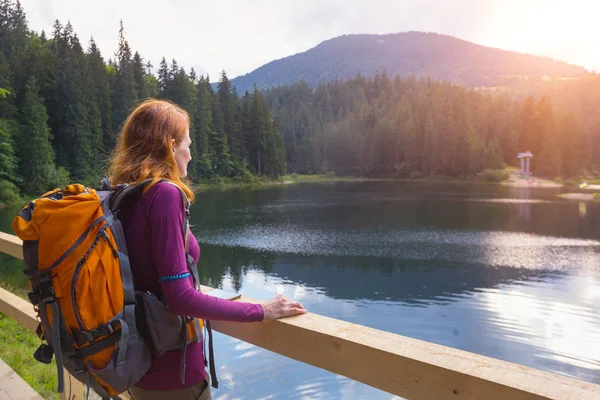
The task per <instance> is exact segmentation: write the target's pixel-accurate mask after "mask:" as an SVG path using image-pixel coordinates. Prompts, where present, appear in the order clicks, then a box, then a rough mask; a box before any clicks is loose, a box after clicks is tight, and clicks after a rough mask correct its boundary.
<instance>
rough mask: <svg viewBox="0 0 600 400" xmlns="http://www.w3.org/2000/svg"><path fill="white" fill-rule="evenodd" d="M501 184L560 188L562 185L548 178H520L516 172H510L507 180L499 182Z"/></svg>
mask: <svg viewBox="0 0 600 400" xmlns="http://www.w3.org/2000/svg"><path fill="white" fill-rule="evenodd" d="M501 184H502V185H505V186H511V187H542V188H560V187H563V186H564V185H563V184H562V183H558V182H555V181H551V180H549V179H543V178H538V177H530V178H529V179H527V178H522V177H521V176H520V175H519V174H518V173H512V174H510V177H509V178H508V180H505V181H503V182H501Z"/></svg>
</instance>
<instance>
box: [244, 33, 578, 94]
mask: <svg viewBox="0 0 600 400" xmlns="http://www.w3.org/2000/svg"><path fill="white" fill-rule="evenodd" d="M384 70H385V71H387V74H388V76H392V77H393V76H396V75H400V76H401V77H405V78H408V77H410V76H412V75H414V76H416V77H430V78H432V79H436V80H444V81H449V82H452V83H455V84H462V85H465V86H470V87H514V86H515V85H521V86H522V85H526V86H528V85H531V81H534V82H545V81H548V80H557V79H560V80H564V79H572V78H578V77H582V76H585V75H588V71H587V70H585V69H584V68H582V67H579V66H574V65H570V64H567V63H565V62H561V61H555V60H553V59H550V58H547V57H540V56H534V55H529V54H522V53H517V52H513V51H506V50H500V49H495V48H491V47H486V46H481V45H478V44H474V43H471V42H467V41H465V40H461V39H457V38H455V37H452V36H447V35H441V34H436V33H423V32H405V33H396V34H388V35H363V34H361V35H344V36H340V37H336V38H333V39H330V40H326V41H324V42H322V43H321V44H319V45H318V46H316V47H314V48H312V49H310V50H308V51H305V52H303V53H299V54H295V55H292V56H289V57H286V58H282V59H279V60H275V61H272V62H270V63H268V64H265V65H263V66H262V67H260V68H258V69H256V70H254V71H252V72H250V73H248V74H246V75H243V76H239V77H237V78H235V79H233V80H232V83H233V85H234V86H235V87H236V88H237V90H238V92H239V93H243V92H244V91H245V90H249V91H250V90H252V87H253V85H254V83H256V85H257V86H258V88H259V89H264V88H268V87H272V86H278V85H283V84H292V83H294V82H296V81H298V80H301V79H303V80H305V81H306V82H307V83H308V84H309V85H310V86H313V87H314V86H317V85H318V84H319V83H320V82H325V81H330V80H334V79H336V78H338V79H346V78H352V77H355V76H356V75H357V74H359V73H360V74H362V75H365V76H373V75H375V74H376V73H377V72H380V73H381V72H383V71H384Z"/></svg>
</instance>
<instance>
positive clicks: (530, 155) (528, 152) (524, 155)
mask: <svg viewBox="0 0 600 400" xmlns="http://www.w3.org/2000/svg"><path fill="white" fill-rule="evenodd" d="M517 158H533V154H531V152H530V151H527V152H525V153H519V154H518V155H517Z"/></svg>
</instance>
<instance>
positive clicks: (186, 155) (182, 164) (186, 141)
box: [173, 130, 192, 178]
mask: <svg viewBox="0 0 600 400" xmlns="http://www.w3.org/2000/svg"><path fill="white" fill-rule="evenodd" d="M173 141H174V142H175V139H173ZM191 144H192V140H191V139H190V131H189V130H188V131H187V132H186V133H185V136H184V138H183V140H181V141H180V142H179V144H177V143H176V142H175V143H173V154H174V156H175V161H176V162H177V167H178V168H179V174H180V175H181V177H182V178H185V177H186V176H187V166H188V163H189V162H190V161H191V159H192V154H191V152H190V145H191Z"/></svg>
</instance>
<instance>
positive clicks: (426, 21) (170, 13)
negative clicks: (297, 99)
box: [21, 0, 600, 81]
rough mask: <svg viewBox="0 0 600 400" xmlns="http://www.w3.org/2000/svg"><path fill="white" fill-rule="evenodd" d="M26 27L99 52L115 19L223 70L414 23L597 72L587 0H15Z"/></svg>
mask: <svg viewBox="0 0 600 400" xmlns="http://www.w3.org/2000/svg"><path fill="white" fill-rule="evenodd" d="M21 4H22V5H23V8H24V9H25V13H26V14H27V19H28V21H29V27H30V28H31V29H32V30H35V31H37V32H41V30H42V29H43V30H45V31H46V34H47V35H51V34H52V25H53V22H54V21H55V20H56V19H58V20H59V21H61V22H62V23H63V24H64V23H66V21H67V20H69V21H71V24H72V25H73V28H74V30H75V32H76V33H77V34H78V36H79V39H80V41H81V42H82V44H84V45H85V47H87V43H88V42H89V38H90V37H92V36H93V37H94V40H95V41H96V43H97V45H98V46H99V47H100V49H101V51H102V54H103V56H104V58H105V59H108V58H109V57H113V56H114V53H115V51H116V49H117V43H118V31H119V21H120V20H122V21H123V24H124V27H125V35H126V38H127V40H128V42H129V44H130V46H131V47H132V49H133V50H134V51H136V50H137V51H139V52H140V55H141V56H142V57H143V58H144V60H145V61H150V62H151V63H152V64H153V65H154V66H155V67H157V66H158V64H159V62H160V60H161V59H162V57H163V56H164V57H165V58H166V59H167V60H168V61H169V63H170V61H171V60H172V59H173V58H175V59H176V60H177V62H178V64H179V65H180V66H183V67H184V68H186V70H188V71H189V68H190V67H194V69H195V70H196V72H197V73H198V74H202V75H206V74H209V75H210V77H211V81H214V80H216V79H217V78H218V76H219V75H220V73H221V71H222V70H225V71H226V72H227V75H228V76H229V77H230V78H234V77H236V76H238V75H242V74H245V73H248V72H251V71H253V70H254V69H256V68H258V67H260V66H261V65H264V64H266V63H268V62H270V61H273V60H275V59H279V58H283V57H287V56H290V55H293V54H296V53H300V52H303V51H306V50H308V49H310V48H312V47H314V46H316V45H317V44H319V43H320V42H322V41H324V40H327V39H331V38H333V37H337V36H340V35H344V34H354V33H374V34H386V33H397V32H406V31H422V32H435V33H441V34H447V35H451V36H455V37H458V38H460V39H464V40H468V41H471V42H474V43H477V44H482V45H485V46H490V47H496V48H501V49H505V50H514V51H519V52H523V53H529V54H536V55H541V56H547V57H551V58H554V59H557V60H561V61H566V62H569V63H572V64H576V65H580V66H583V67H585V68H586V69H588V70H589V71H596V72H600V24H599V23H598V22H597V18H596V17H595V16H597V15H599V14H600V13H599V12H600V2H597V1H596V0H562V1H559V0H343V1H342V0H217V1H205V0H160V1H159V0H145V1H138V0H102V1H101V2H99V1H95V2H92V1H89V0H21Z"/></svg>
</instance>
